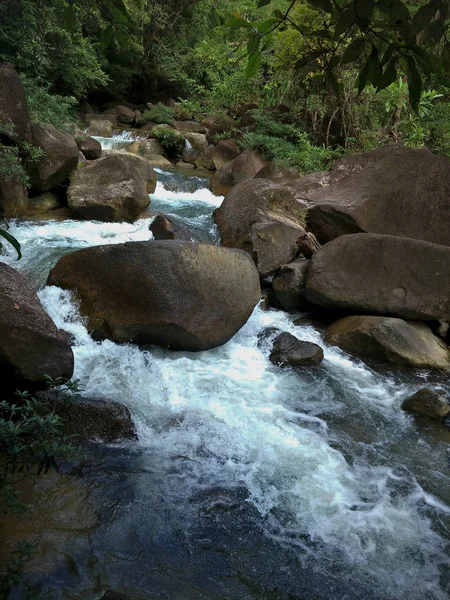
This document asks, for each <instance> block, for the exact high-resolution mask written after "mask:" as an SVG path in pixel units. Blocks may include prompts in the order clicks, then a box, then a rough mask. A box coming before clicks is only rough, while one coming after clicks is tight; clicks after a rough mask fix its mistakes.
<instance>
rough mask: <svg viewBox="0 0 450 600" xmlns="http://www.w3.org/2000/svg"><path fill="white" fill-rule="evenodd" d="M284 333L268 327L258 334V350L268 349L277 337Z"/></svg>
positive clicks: (276, 328)
mask: <svg viewBox="0 0 450 600" xmlns="http://www.w3.org/2000/svg"><path fill="white" fill-rule="evenodd" d="M280 333H283V331H282V330H281V329H279V328H278V327H266V328H265V329H263V330H262V331H260V332H259V333H258V336H257V337H258V348H262V349H266V348H269V344H271V343H272V342H273V340H274V338H275V336H277V335H279V334H280Z"/></svg>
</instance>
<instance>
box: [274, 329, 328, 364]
mask: <svg viewBox="0 0 450 600" xmlns="http://www.w3.org/2000/svg"><path fill="white" fill-rule="evenodd" d="M269 360H270V362H271V363H273V364H274V365H278V366H279V367H307V366H313V365H318V364H320V363H321V362H322V361H323V350H322V348H321V347H320V346H318V345H317V344H313V343H311V342H305V341H302V340H299V339H297V338H296V337H295V336H294V335H291V334H290V333H287V332H286V331H283V333H280V334H279V335H278V336H277V337H276V338H275V340H274V342H273V347H272V352H271V353H270V356H269Z"/></svg>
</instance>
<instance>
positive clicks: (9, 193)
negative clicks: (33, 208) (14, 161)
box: [0, 179, 28, 217]
mask: <svg viewBox="0 0 450 600" xmlns="http://www.w3.org/2000/svg"><path fill="white" fill-rule="evenodd" d="M27 205H28V194H27V188H26V187H25V184H24V183H23V182H21V181H17V180H15V179H12V180H10V181H0V217H20V216H22V215H24V214H25V213H26V212H27Z"/></svg>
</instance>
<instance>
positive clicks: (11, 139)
mask: <svg viewBox="0 0 450 600" xmlns="http://www.w3.org/2000/svg"><path fill="white" fill-rule="evenodd" d="M0 123H1V124H2V125H3V127H5V126H6V127H8V126H10V125H11V127H10V128H9V129H7V128H5V129H2V131H1V133H0V140H5V141H6V142H8V144H7V145H9V143H13V144H22V143H23V142H25V141H28V140H29V137H30V115H29V113H28V107H27V100H26V97H25V90H24V89H23V85H22V82H21V81H20V79H19V76H18V75H17V73H16V71H15V69H14V67H13V65H12V64H10V63H8V62H0Z"/></svg>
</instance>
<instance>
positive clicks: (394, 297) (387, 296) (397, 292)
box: [306, 233, 450, 321]
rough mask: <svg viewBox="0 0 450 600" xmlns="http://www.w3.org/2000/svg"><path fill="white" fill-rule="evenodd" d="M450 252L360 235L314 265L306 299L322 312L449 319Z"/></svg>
mask: <svg viewBox="0 0 450 600" xmlns="http://www.w3.org/2000/svg"><path fill="white" fill-rule="evenodd" d="M449 288H450V248H449V247H448V246H439V245H437V244H431V243H430V242H422V241H419V240H412V239H408V238H401V237H393V236H390V235H378V234H367V233H365V234H364V233H359V234H354V235H344V236H341V237H339V238H337V239H336V240H333V241H331V242H329V243H328V244H325V246H322V248H320V249H319V250H317V252H315V253H314V255H313V257H312V259H311V267H310V269H309V271H308V278H307V283H306V298H307V299H308V300H309V301H310V302H312V303H313V304H317V305H319V306H322V307H324V308H340V309H345V310H348V311H351V312H353V313H360V314H361V313H366V314H367V313H368V314H380V315H389V316H392V317H400V318H404V319H413V320H424V321H427V320H443V321H448V320H449V319H450V295H449V293H448V290H449Z"/></svg>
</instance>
